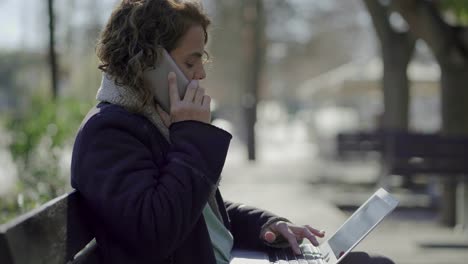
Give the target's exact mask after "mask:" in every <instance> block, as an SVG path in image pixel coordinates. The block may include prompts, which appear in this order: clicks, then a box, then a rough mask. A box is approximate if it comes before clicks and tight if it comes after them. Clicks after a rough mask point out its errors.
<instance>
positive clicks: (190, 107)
mask: <svg viewBox="0 0 468 264" xmlns="http://www.w3.org/2000/svg"><path fill="white" fill-rule="evenodd" d="M168 80H169V99H170V102H171V107H170V114H168V113H166V112H165V111H164V110H162V108H161V107H160V106H159V105H158V106H157V110H158V113H159V115H160V116H161V119H162V120H163V122H164V125H166V126H167V127H169V126H170V125H171V124H172V123H176V122H180V121H187V120H194V121H199V122H203V123H207V124H209V123H210V122H211V97H210V96H208V95H205V89H203V88H202V87H198V81H197V80H192V81H191V82H190V83H189V84H188V86H187V90H186V92H185V95H184V98H183V99H180V95H179V89H177V80H176V75H175V73H173V72H171V73H169V75H168Z"/></svg>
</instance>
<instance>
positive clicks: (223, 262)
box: [203, 204, 234, 264]
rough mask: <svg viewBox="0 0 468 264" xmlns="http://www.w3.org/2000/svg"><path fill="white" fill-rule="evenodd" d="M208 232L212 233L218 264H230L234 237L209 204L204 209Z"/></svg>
mask: <svg viewBox="0 0 468 264" xmlns="http://www.w3.org/2000/svg"><path fill="white" fill-rule="evenodd" d="M203 216H204V218H205V222H206V226H207V227H208V232H209V233H210V238H211V244H212V245H213V250H214V253H215V257H216V263H217V264H229V261H230V259H231V250H232V247H233V245H234V237H233V236H232V234H231V232H229V230H228V229H227V228H226V227H225V226H224V223H223V222H222V221H221V220H220V219H219V218H218V217H216V214H215V213H214V212H213V210H212V209H211V207H210V205H209V204H206V206H205V209H203Z"/></svg>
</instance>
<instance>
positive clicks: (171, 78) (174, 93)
mask: <svg viewBox="0 0 468 264" xmlns="http://www.w3.org/2000/svg"><path fill="white" fill-rule="evenodd" d="M167 80H168V82H169V99H170V101H171V105H175V104H176V103H177V102H179V101H180V95H179V89H177V79H176V75H175V73H174V72H170V73H169V75H168V76H167Z"/></svg>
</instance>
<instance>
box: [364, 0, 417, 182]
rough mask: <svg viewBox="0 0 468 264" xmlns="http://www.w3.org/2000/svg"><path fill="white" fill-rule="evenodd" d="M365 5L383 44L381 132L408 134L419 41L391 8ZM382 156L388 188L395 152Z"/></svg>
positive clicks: (368, 1) (372, 2)
mask: <svg viewBox="0 0 468 264" xmlns="http://www.w3.org/2000/svg"><path fill="white" fill-rule="evenodd" d="M364 4H365V6H366V7H367V10H368V11H369V14H370V16H371V18H372V22H373V25H374V29H375V32H376V35H377V37H378V39H379V41H380V48H381V57H382V63H383V78H382V88H383V105H384V112H383V115H382V116H379V120H378V121H379V124H378V129H383V130H386V131H407V130H408V120H409V118H408V116H409V114H408V109H409V101H410V92H409V90H410V89H409V80H408V75H407V68H408V64H409V62H410V60H411V57H412V55H413V52H414V48H415V43H416V39H415V37H414V36H413V35H412V34H410V33H409V32H408V29H407V28H405V26H404V25H396V24H397V23H398V22H397V21H395V20H396V19H398V18H395V16H396V14H395V12H392V11H391V10H390V9H389V6H388V4H387V5H386V4H385V3H382V1H379V0H364ZM392 19H393V23H392ZM386 140H387V141H388V142H386V145H388V146H392V145H393V144H392V138H386ZM385 149H386V150H387V152H386V153H384V155H383V156H382V164H383V170H382V174H381V179H380V181H381V184H383V185H386V184H385V181H386V180H387V175H388V173H387V168H388V164H391V159H392V157H393V153H392V149H391V148H385ZM404 179H405V182H404V185H408V184H409V183H410V178H408V177H404Z"/></svg>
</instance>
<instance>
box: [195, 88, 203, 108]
mask: <svg viewBox="0 0 468 264" xmlns="http://www.w3.org/2000/svg"><path fill="white" fill-rule="evenodd" d="M204 96H205V89H204V88H202V87H198V89H197V94H196V95H195V100H194V101H193V102H194V103H195V104H196V105H201V104H202V103H203V97H204Z"/></svg>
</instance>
